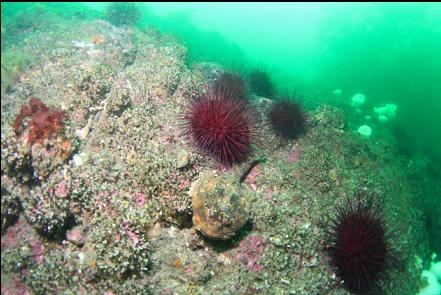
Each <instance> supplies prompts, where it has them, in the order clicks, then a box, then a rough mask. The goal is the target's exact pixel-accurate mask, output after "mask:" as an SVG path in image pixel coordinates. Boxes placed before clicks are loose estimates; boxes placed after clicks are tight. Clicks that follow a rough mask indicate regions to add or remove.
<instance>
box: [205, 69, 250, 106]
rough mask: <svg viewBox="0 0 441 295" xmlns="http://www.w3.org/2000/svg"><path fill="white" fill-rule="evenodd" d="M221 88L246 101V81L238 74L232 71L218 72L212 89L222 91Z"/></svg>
mask: <svg viewBox="0 0 441 295" xmlns="http://www.w3.org/2000/svg"><path fill="white" fill-rule="evenodd" d="M222 89H225V90H226V91H233V92H234V93H233V97H235V98H236V99H240V100H244V101H245V102H247V87H246V83H245V81H244V80H243V79H242V77H241V76H240V75H239V74H236V73H234V72H223V73H222V74H220V75H219V77H218V78H217V79H216V82H215V83H214V87H213V90H214V92H218V91H220V90H221V91H222Z"/></svg>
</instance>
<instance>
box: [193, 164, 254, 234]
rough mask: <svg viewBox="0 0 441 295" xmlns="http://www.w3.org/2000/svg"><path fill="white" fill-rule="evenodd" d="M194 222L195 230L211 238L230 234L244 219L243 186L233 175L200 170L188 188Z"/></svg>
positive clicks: (242, 223) (244, 221)
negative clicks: (219, 174)
mask: <svg viewBox="0 0 441 295" xmlns="http://www.w3.org/2000/svg"><path fill="white" fill-rule="evenodd" d="M190 195H191V196H192V198H193V200H192V207H193V223H194V225H195V226H196V228H197V230H198V231H200V232H201V233H202V234H203V235H205V236H207V237H209V238H212V239H221V240H226V239H229V238H231V237H233V236H234V235H235V234H236V232H237V231H238V230H240V229H241V228H242V227H243V226H244V225H245V223H246V221H247V218H248V217H247V212H246V211H245V209H244V207H245V195H246V189H245V188H244V187H242V186H241V185H240V184H239V181H238V179H236V178H235V177H233V175H224V176H216V175H215V174H214V173H212V172H203V173H201V175H200V177H199V179H198V180H197V181H196V182H194V183H193V184H192V186H191V188H190Z"/></svg>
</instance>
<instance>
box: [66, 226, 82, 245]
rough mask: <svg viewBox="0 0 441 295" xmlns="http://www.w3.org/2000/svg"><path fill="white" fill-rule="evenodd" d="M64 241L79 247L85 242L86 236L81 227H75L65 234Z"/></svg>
mask: <svg viewBox="0 0 441 295" xmlns="http://www.w3.org/2000/svg"><path fill="white" fill-rule="evenodd" d="M66 239H67V240H68V241H69V242H71V243H72V244H74V245H75V246H78V247H81V246H83V245H84V242H85V241H86V234H85V232H84V227H83V226H82V225H78V226H75V227H74V228H73V229H71V230H70V231H68V232H67V233H66Z"/></svg>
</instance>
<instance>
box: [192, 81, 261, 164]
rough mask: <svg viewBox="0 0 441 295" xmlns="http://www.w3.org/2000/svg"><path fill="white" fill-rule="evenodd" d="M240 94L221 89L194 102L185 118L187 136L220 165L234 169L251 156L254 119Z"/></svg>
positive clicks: (209, 91)
mask: <svg viewBox="0 0 441 295" xmlns="http://www.w3.org/2000/svg"><path fill="white" fill-rule="evenodd" d="M236 95H237V90H235V89H229V88H226V87H221V88H219V89H218V90H217V91H212V90H211V89H210V88H209V87H207V89H206V92H205V93H204V94H201V95H200V96H199V97H198V98H196V99H194V100H192V101H191V102H190V104H189V105H188V106H187V108H186V113H185V115H184V120H185V125H186V127H187V133H188V135H190V137H192V138H193V140H194V141H195V143H196V145H197V146H198V147H199V148H200V149H201V150H203V151H205V152H208V153H209V154H210V155H212V156H213V157H215V158H216V159H217V160H218V161H219V162H220V163H222V164H223V165H226V166H231V165H233V164H235V163H240V162H243V161H245V160H246V159H247V157H248V155H249V154H250V152H251V142H252V136H253V128H252V124H251V115H250V111H249V109H248V107H247V104H246V102H245V101H244V100H242V99H238V98H237V97H236Z"/></svg>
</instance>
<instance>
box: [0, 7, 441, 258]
mask: <svg viewBox="0 0 441 295" xmlns="http://www.w3.org/2000/svg"><path fill="white" fill-rule="evenodd" d="M1 7H2V12H1V26H2V29H1V30H2V31H1V34H2V45H1V46H2V57H1V58H2V76H3V75H5V76H6V75H9V76H14V75H17V79H19V78H18V74H14V73H15V72H13V71H12V72H11V70H10V69H11V68H13V69H14V71H15V70H17V72H18V71H19V70H20V69H21V68H25V67H26V64H27V63H28V60H29V59H32V58H33V57H32V56H20V55H19V54H18V53H17V52H14V50H12V49H13V48H14V46H19V44H21V43H22V42H24V43H25V42H26V38H27V36H28V35H27V34H31V31H32V30H41V31H50V30H51V28H50V27H45V26H44V22H42V21H41V20H37V19H36V15H38V14H39V11H40V10H41V11H43V10H44V11H48V12H50V13H53V14H55V15H57V16H60V17H62V18H65V19H66V20H67V19H68V20H72V19H75V18H78V19H81V20H85V19H90V20H93V19H106V7H107V4H101V3H100V4H96V3H91V4H23V3H16V4H11V3H2V6H1ZM139 8H140V18H139V20H138V21H137V22H136V24H135V27H136V29H139V30H144V29H146V28H148V27H154V28H156V29H158V30H159V31H160V32H161V33H171V34H173V35H174V36H176V37H177V38H179V40H180V42H182V43H183V44H185V46H187V47H188V57H187V60H186V64H187V65H188V66H189V67H191V66H192V65H193V64H195V63H198V62H201V61H205V62H217V63H219V64H221V65H223V66H225V67H231V68H233V69H235V70H237V71H239V72H243V73H245V72H247V71H248V70H249V69H252V68H255V67H261V68H263V69H265V70H266V71H267V72H268V73H269V75H270V76H271V77H272V79H273V81H274V83H275V87H276V91H277V92H278V93H292V92H293V91H296V92H297V94H300V95H302V96H304V98H303V100H304V103H305V105H306V106H307V108H308V109H310V110H312V109H315V108H317V107H318V106H319V105H321V104H323V103H329V104H331V105H334V106H337V107H340V108H342V109H343V110H344V111H345V114H346V117H347V118H348V128H349V129H352V130H354V131H355V130H357V129H358V128H359V127H360V126H364V125H367V126H369V127H370V128H371V129H370V130H371V132H372V135H368V136H367V137H368V138H367V140H375V138H376V136H381V135H382V134H386V135H385V136H388V137H389V140H390V142H392V143H393V144H394V145H395V146H396V147H397V150H398V154H397V157H401V156H402V157H404V158H406V159H411V160H412V161H414V162H418V163H420V162H421V163H424V167H425V169H424V175H418V176H416V177H421V180H423V179H424V181H427V182H428V183H421V186H422V187H423V186H425V185H427V186H428V187H430V188H432V189H427V192H428V193H429V195H427V196H425V197H426V198H427V199H428V200H430V202H428V203H429V204H437V205H440V203H441V195H440V193H441V189H439V187H438V189H436V188H437V186H438V185H440V179H441V5H440V4H439V3H393V4H392V3H386V4H383V3H381V4H379V3H377V4H370V3H366V4H364V3H353V4H346V3H344V4H343V3H338V4H332V3H327V4H324V3H322V4H319V3H275V4H274V3H270V4H269V3H256V4H249V3H238V4H233V3H189V4H183V3H150V4H139ZM62 18H61V19H62ZM11 48H12V49H11ZM12 80H14V79H11V81H12ZM11 81H6V80H3V77H2V89H3V84H4V83H15V82H11ZM5 85H6V84H5ZM5 87H6V86H5ZM8 87H9V86H8ZM357 93H360V94H363V95H364V98H363V99H362V101H358V102H357V101H356V98H354V95H356V94H357ZM2 96H3V90H2ZM2 99H3V97H2ZM387 105H389V106H390V107H392V106H393V107H392V109H393V110H392V111H390V108H389V109H388V110H389V112H388V111H387V110H386V108H384V107H385V106H387ZM2 112H3V110H2ZM363 130H364V129H363ZM2 140H3V139H2ZM391 161H392V160H391ZM391 182H393V179H391ZM417 183H418V182H417ZM433 188H435V189H433ZM439 207H441V205H440V206H439ZM439 207H438V208H424V209H423V210H422V211H423V212H424V213H425V216H424V217H422V220H421V222H425V223H426V228H427V233H428V236H429V240H430V246H431V248H432V250H433V251H434V252H437V253H438V254H439V255H441V246H440V245H441V227H440V226H441V225H440V222H439V219H441V217H440V215H439V214H440V213H441V210H440V209H439Z"/></svg>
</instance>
